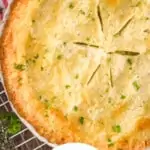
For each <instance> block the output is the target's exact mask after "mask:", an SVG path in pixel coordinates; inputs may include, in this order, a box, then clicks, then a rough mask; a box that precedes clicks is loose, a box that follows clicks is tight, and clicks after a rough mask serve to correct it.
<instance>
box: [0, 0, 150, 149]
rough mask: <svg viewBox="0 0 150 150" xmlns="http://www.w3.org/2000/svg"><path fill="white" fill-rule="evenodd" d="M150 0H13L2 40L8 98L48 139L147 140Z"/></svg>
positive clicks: (137, 145)
mask: <svg viewBox="0 0 150 150" xmlns="http://www.w3.org/2000/svg"><path fill="white" fill-rule="evenodd" d="M149 26H150V2H149V1H148V0H143V1H141V0H100V1H99V0H86V1H85V0H32V1H31V0H15V1H14V2H13V4H12V7H11V11H10V15H9V17H8V21H7V23H6V25H5V28H4V31H3V35H2V38H1V41H0V57H1V67H2V72H3V76H4V81H5V85H6V89H7V92H8V95H9V97H10V99H11V102H12V103H13V105H14V107H15V108H16V110H17V111H18V113H19V114H20V115H21V116H22V117H23V118H25V119H26V120H27V121H28V122H29V123H30V124H31V125H32V126H33V127H34V128H35V129H36V131H37V132H38V133H39V134H40V135H41V136H43V137H45V138H46V139H47V140H48V141H49V142H51V143H57V144H63V143H68V142H83V143H87V144H91V145H93V146H95V147H96V148H97V149H102V150H144V149H145V148H146V147H147V146H149V145H150V144H149V143H150V71H149V65H150V27H149Z"/></svg>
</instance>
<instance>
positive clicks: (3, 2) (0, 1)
mask: <svg viewBox="0 0 150 150" xmlns="http://www.w3.org/2000/svg"><path fill="white" fill-rule="evenodd" d="M7 7H8V0H0V21H2V20H3V16H4V12H5V10H6V8H7Z"/></svg>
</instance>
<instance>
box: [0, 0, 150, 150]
mask: <svg viewBox="0 0 150 150" xmlns="http://www.w3.org/2000/svg"><path fill="white" fill-rule="evenodd" d="M28 3H29V0H15V1H14V3H13V4H12V6H11V11H10V15H9V17H8V20H7V22H6V25H5V29H4V31H3V35H2V38H1V45H0V59H1V67H2V73H3V77H4V82H5V86H6V89H7V92H8V95H9V98H10V100H11V102H12V103H13V105H14V107H15V108H16V110H17V112H19V114H20V115H21V116H22V117H23V118H25V119H26V120H27V121H28V122H29V123H30V124H31V125H33V127H34V128H35V129H36V131H37V132H38V133H39V134H40V135H41V136H43V137H45V138H46V139H48V141H49V142H51V143H57V144H62V143H67V142H85V143H89V144H92V145H94V146H96V147H97V148H98V149H100V148H102V150H107V149H117V148H118V147H120V148H121V149H122V150H144V148H145V147H146V146H150V142H149V141H138V142H132V143H131V142H130V143H129V142H124V141H123V142H120V143H119V146H118V147H113V148H111V147H109V148H108V147H107V144H106V143H102V141H92V140H87V139H86V137H83V136H82V135H81V134H80V132H79V130H78V128H76V126H73V124H71V123H70V122H68V121H67V119H66V118H65V117H64V116H63V115H62V114H61V112H60V111H58V110H55V109H52V110H50V111H51V112H50V114H51V115H52V118H53V119H52V120H53V121H55V122H53V126H55V127H56V128H55V130H53V128H52V127H51V126H47V124H46V123H44V122H45V121H46V120H45V119H43V118H39V117H38V114H39V113H40V112H42V111H43V110H42V109H41V108H39V109H41V110H39V111H38V112H37V114H35V112H36V110H37V109H38V105H37V106H35V107H33V110H32V111H30V113H33V114H30V115H29V113H28V112H27V111H26V108H24V107H23V106H25V100H23V99H21V96H20V94H19V93H18V92H17V90H18V88H20V86H19V85H18V82H17V78H19V76H20V74H21V73H17V75H16V77H14V78H13V77H12V74H13V73H14V70H13V68H12V62H14V60H13V59H15V58H14V57H15V53H16V51H15V47H14V46H13V44H12V41H13V40H14V39H13V31H12V26H13V22H14V20H15V19H16V18H19V17H21V16H20V14H19V12H20V11H21V10H23V9H25V8H26V5H28ZM10 75H11V78H10ZM29 98H32V96H29ZM37 119H41V122H40V121H37ZM146 124H147V126H148V127H149V126H150V122H147V123H146ZM139 128H140V127H139ZM88 139H89V138H88Z"/></svg>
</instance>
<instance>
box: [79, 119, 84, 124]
mask: <svg viewBox="0 0 150 150" xmlns="http://www.w3.org/2000/svg"><path fill="white" fill-rule="evenodd" d="M79 122H80V124H82V125H83V124H84V117H80V118H79Z"/></svg>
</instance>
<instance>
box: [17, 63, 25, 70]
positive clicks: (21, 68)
mask: <svg viewBox="0 0 150 150" xmlns="http://www.w3.org/2000/svg"><path fill="white" fill-rule="evenodd" d="M14 68H15V69H17V70H20V71H23V70H25V69H26V67H25V65H23V64H16V63H15V64H14Z"/></svg>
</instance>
